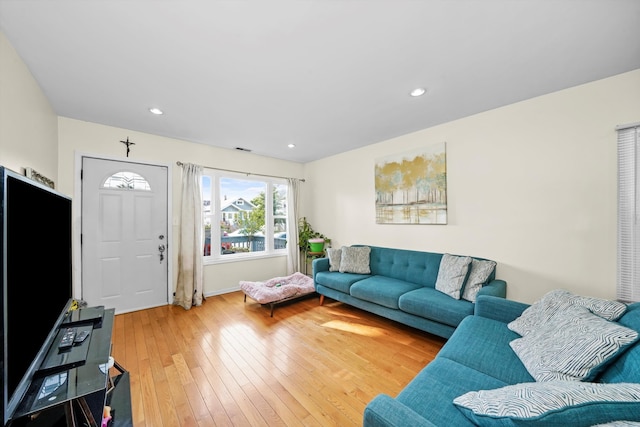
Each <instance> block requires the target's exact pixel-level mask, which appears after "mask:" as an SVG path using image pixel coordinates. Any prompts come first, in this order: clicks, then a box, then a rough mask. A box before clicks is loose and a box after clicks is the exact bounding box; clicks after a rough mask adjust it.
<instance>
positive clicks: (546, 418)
mask: <svg viewBox="0 0 640 427" xmlns="http://www.w3.org/2000/svg"><path fill="white" fill-rule="evenodd" d="M453 403H454V404H455V405H456V406H457V407H458V409H460V411H462V413H463V414H464V415H465V416H466V417H467V418H469V419H470V420H471V421H473V422H474V423H475V424H477V425H480V426H496V425H519V426H524V425H528V424H531V425H545V426H551V425H553V426H571V427H581V426H585V427H586V426H592V425H594V424H600V423H608V422H612V421H618V420H625V421H627V422H631V421H640V384H635V383H617V384H599V383H584V382H579V381H551V382H531V383H521V384H514V385H509V386H506V387H502V388H498V389H494V390H480V391H470V392H468V393H465V394H463V395H462V396H458V397H456V398H455V399H454V400H453ZM612 425H633V424H612Z"/></svg>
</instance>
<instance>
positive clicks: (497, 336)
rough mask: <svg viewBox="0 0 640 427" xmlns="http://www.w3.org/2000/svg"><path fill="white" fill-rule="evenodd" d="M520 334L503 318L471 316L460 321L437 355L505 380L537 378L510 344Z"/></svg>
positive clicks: (507, 381) (508, 381)
mask: <svg viewBox="0 0 640 427" xmlns="http://www.w3.org/2000/svg"><path fill="white" fill-rule="evenodd" d="M518 337H519V335H518V334H516V333H515V332H513V331H510V330H509V329H508V328H507V325H506V324H505V323H503V322H500V321H498V320H493V319H488V318H485V317H480V316H468V317H467V318H465V319H464V320H463V321H462V322H460V325H459V326H458V327H457V328H456V330H455V331H454V332H453V335H452V336H451V338H449V340H448V341H447V342H446V344H445V345H444V346H443V347H442V349H441V350H440V352H439V353H438V357H444V358H447V359H450V360H453V361H456V362H458V363H460V364H462V365H465V366H468V367H469V368H472V369H474V370H476V371H479V372H482V373H484V374H485V375H488V376H491V377H493V378H496V379H497V380H500V381H502V382H503V383H504V384H515V383H523V382H532V381H535V379H534V378H533V377H532V376H531V374H529V372H528V371H527V368H525V366H524V365H523V364H522V362H521V361H520V359H519V358H518V356H517V355H516V354H515V353H514V352H513V351H512V350H511V348H510V347H509V342H510V341H512V340H513V339H516V338H518Z"/></svg>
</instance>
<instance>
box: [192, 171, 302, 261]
mask: <svg viewBox="0 0 640 427" xmlns="http://www.w3.org/2000/svg"><path fill="white" fill-rule="evenodd" d="M206 177H208V178H209V179H210V182H211V187H210V190H209V191H210V194H209V196H210V205H209V208H210V212H211V213H210V214H206V213H205V201H206V199H205V194H204V191H205V190H204V188H203V189H202V193H203V194H202V195H203V203H202V204H203V206H202V230H203V242H202V246H201V247H202V248H203V249H204V238H205V235H204V232H205V226H206V223H207V222H206V221H207V219H210V221H211V232H210V244H211V248H212V249H211V250H210V251H209V255H205V254H204V250H203V251H202V257H203V263H204V264H221V263H228V262H238V261H246V260H251V259H260V258H272V257H280V256H287V255H288V250H287V248H286V247H285V248H283V249H275V247H274V246H275V245H274V239H267V238H266V236H274V234H275V231H274V228H275V227H274V214H273V197H268V195H271V194H273V191H274V188H275V186H282V185H284V186H285V187H287V198H286V202H287V203H288V199H289V194H288V183H287V180H286V179H283V178H276V177H268V176H263V175H250V174H242V173H236V172H229V171H223V170H217V169H208V168H203V171H202V179H203V180H204V179H205V178H206ZM223 178H227V179H236V180H241V181H254V182H256V183H261V184H265V230H264V236H265V242H264V250H263V251H258V252H239V253H235V254H222V253H220V251H219V250H218V251H215V250H213V248H214V247H220V246H221V244H222V240H221V237H222V236H221V230H220V226H219V225H220V224H221V222H222V216H223V214H222V211H221V208H222V203H221V200H220V194H219V193H220V180H221V179H223ZM249 202H250V200H249ZM285 215H286V221H287V223H286V227H285V229H286V232H287V233H288V232H289V224H290V221H291V219H290V218H289V212H288V209H285ZM214 224H218V227H214ZM213 242H217V245H218V246H216V245H214V243H213ZM287 243H288V242H287Z"/></svg>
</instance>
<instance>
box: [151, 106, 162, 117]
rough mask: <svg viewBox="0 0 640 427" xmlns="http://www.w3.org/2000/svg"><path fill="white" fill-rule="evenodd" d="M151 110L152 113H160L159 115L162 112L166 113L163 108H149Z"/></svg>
mask: <svg viewBox="0 0 640 427" xmlns="http://www.w3.org/2000/svg"><path fill="white" fill-rule="evenodd" d="M149 111H151V113H152V114H156V115H158V116H159V115H160V114H164V113H163V112H162V110H161V109H159V108H149Z"/></svg>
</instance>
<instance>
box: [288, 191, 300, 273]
mask: <svg viewBox="0 0 640 427" xmlns="http://www.w3.org/2000/svg"><path fill="white" fill-rule="evenodd" d="M287 182H288V183H289V185H288V189H287V198H288V201H289V203H288V208H287V210H288V212H287V217H288V218H289V232H288V234H287V252H288V256H287V274H288V275H291V274H293V273H295V272H299V271H300V248H299V245H298V198H299V193H300V180H299V179H296V178H287Z"/></svg>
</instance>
